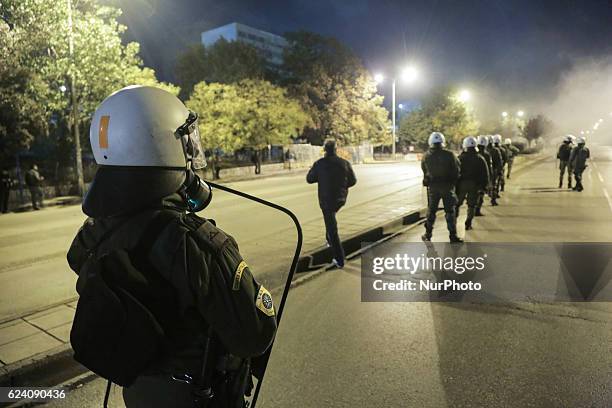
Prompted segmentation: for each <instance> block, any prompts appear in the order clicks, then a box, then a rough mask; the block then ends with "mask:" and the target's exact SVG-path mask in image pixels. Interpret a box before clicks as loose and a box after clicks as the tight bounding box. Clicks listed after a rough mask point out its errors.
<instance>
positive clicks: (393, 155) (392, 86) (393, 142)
mask: <svg viewBox="0 0 612 408" xmlns="http://www.w3.org/2000/svg"><path fill="white" fill-rule="evenodd" d="M391 94H392V98H391V99H392V102H393V108H392V109H391V116H392V121H393V140H391V157H393V160H395V79H394V80H393V84H392V85H391Z"/></svg>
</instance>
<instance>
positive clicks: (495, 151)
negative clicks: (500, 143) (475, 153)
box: [487, 145, 504, 173]
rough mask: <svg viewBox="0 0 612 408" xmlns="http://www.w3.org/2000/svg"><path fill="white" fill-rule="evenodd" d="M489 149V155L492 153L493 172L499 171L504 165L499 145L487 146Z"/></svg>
mask: <svg viewBox="0 0 612 408" xmlns="http://www.w3.org/2000/svg"><path fill="white" fill-rule="evenodd" d="M487 151H488V153H489V155H491V167H492V168H493V173H499V172H500V171H501V168H502V167H503V165H504V162H503V159H502V155H501V152H500V150H499V147H495V146H493V145H489V146H487Z"/></svg>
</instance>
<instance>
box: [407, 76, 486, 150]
mask: <svg viewBox="0 0 612 408" xmlns="http://www.w3.org/2000/svg"><path fill="white" fill-rule="evenodd" d="M454 94H455V93H454V92H453V91H452V90H451V89H449V88H440V89H438V90H436V91H434V92H433V93H432V94H431V95H430V96H429V97H428V98H427V99H426V100H425V101H424V103H423V105H422V106H421V107H420V108H418V109H416V110H414V111H412V112H411V113H409V114H408V115H406V116H404V117H403V118H402V120H401V122H400V129H399V138H400V140H402V141H403V142H404V143H406V142H408V143H412V144H416V145H419V146H421V147H426V146H427V139H428V138H429V134H430V133H431V132H433V131H438V132H442V133H443V134H444V135H445V136H446V138H447V141H448V142H450V143H454V144H456V145H459V144H460V143H461V141H462V139H463V138H464V137H465V136H468V135H475V134H476V133H477V132H478V127H479V125H478V122H477V121H476V120H475V119H474V116H473V114H472V113H471V111H470V110H469V109H468V108H467V106H466V105H465V104H464V103H462V102H461V101H459V100H458V99H457V98H455V97H454Z"/></svg>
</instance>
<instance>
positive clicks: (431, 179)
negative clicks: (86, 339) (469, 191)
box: [421, 132, 463, 243]
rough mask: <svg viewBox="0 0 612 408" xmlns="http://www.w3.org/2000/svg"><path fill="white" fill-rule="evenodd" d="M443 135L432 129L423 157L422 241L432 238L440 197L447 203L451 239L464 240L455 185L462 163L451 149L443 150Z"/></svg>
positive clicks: (446, 210)
mask: <svg viewBox="0 0 612 408" xmlns="http://www.w3.org/2000/svg"><path fill="white" fill-rule="evenodd" d="M444 142H445V139H444V135H443V134H442V133H440V132H433V133H432V134H431V135H430V136H429V147H430V148H429V151H428V152H427V153H425V156H423V160H422V161H421V169H422V170H423V185H424V186H426V187H427V201H428V206H427V207H428V208H427V220H426V221H425V234H423V235H422V236H421V239H423V241H431V236H432V232H433V227H434V223H435V222H436V211H437V210H438V203H439V202H440V200H442V202H443V203H444V213H445V214H444V217H445V218H446V227H447V228H448V233H449V238H450V242H457V243H460V242H463V240H462V239H461V238H459V237H458V236H457V217H456V215H455V207H456V206H457V195H456V194H455V185H456V184H457V181H458V180H459V162H458V161H457V157H456V156H455V154H454V153H453V152H451V151H450V150H446V149H444Z"/></svg>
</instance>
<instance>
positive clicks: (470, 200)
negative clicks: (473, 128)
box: [456, 136, 489, 231]
mask: <svg viewBox="0 0 612 408" xmlns="http://www.w3.org/2000/svg"><path fill="white" fill-rule="evenodd" d="M463 149H464V151H463V152H462V153H461V154H460V155H459V163H460V177H459V183H458V184H457V201H458V202H457V211H456V216H457V217H459V208H460V207H461V205H462V204H463V201H464V200H466V199H467V205H468V210H467V218H466V219H465V230H466V231H468V230H471V229H472V219H474V215H475V212H476V205H477V203H478V193H479V192H480V191H482V190H484V189H485V188H486V186H487V185H488V184H489V169H488V168H487V162H486V161H485V159H484V158H483V157H482V156H480V155H479V154H478V152H477V151H476V138H475V137H473V136H468V137H466V138H465V139H463Z"/></svg>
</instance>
